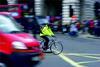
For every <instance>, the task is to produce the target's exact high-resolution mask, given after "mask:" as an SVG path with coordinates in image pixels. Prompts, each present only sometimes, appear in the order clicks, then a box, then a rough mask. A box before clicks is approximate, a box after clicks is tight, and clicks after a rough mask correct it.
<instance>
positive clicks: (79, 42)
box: [36, 34, 100, 67]
mask: <svg viewBox="0 0 100 67" xmlns="http://www.w3.org/2000/svg"><path fill="white" fill-rule="evenodd" d="M56 36H57V38H58V39H59V40H60V41H61V42H62V43H63V46H64V50H63V52H62V53H61V54H59V55H53V54H52V53H46V56H45V59H44V60H43V61H42V62H41V63H40V64H39V65H37V66H36V67H100V39H92V38H82V37H76V38H71V37H69V36H67V35H62V34H57V35H56Z"/></svg>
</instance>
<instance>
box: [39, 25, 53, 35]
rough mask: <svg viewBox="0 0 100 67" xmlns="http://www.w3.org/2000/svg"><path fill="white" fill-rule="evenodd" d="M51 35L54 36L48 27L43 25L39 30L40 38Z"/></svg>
mask: <svg viewBox="0 0 100 67" xmlns="http://www.w3.org/2000/svg"><path fill="white" fill-rule="evenodd" d="M53 35H54V33H53V32H52V30H51V28H50V27H49V26H48V25H45V26H44V27H43V28H42V29H41V33H40V36H53Z"/></svg>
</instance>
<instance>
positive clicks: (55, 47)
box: [40, 37, 63, 55]
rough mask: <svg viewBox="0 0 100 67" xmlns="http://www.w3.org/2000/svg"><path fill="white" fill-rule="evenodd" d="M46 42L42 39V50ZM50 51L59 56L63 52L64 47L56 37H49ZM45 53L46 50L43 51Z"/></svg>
mask: <svg viewBox="0 0 100 67" xmlns="http://www.w3.org/2000/svg"><path fill="white" fill-rule="evenodd" d="M44 42H45V41H44V40H43V39H41V41H40V44H41V48H42V49H43V47H44ZM48 47H49V50H50V51H51V52H52V53H53V54H54V55H58V54H60V53H61V52H62V51H63V45H62V43H61V42H60V41H58V40H57V38H56V37H49V44H48ZM43 51H44V50H43Z"/></svg>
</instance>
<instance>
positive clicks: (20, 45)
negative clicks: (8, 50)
mask: <svg viewBox="0 0 100 67" xmlns="http://www.w3.org/2000/svg"><path fill="white" fill-rule="evenodd" d="M12 45H13V47H14V48H15V49H27V47H26V46H25V44H24V43H22V42H18V41H15V42H13V43H12Z"/></svg>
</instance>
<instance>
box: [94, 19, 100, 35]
mask: <svg viewBox="0 0 100 67" xmlns="http://www.w3.org/2000/svg"><path fill="white" fill-rule="evenodd" d="M94 33H95V36H100V20H97V21H96V22H95V29H94Z"/></svg>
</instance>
